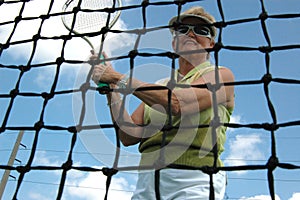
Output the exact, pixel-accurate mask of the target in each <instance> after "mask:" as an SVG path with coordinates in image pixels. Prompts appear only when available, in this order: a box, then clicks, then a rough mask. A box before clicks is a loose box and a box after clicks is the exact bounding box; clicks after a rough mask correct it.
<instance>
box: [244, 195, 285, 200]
mask: <svg viewBox="0 0 300 200" xmlns="http://www.w3.org/2000/svg"><path fill="white" fill-rule="evenodd" d="M240 200H271V197H270V195H257V196H254V197H242V198H240ZM275 200H280V197H279V196H278V195H275Z"/></svg>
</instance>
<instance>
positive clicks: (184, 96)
mask: <svg viewBox="0 0 300 200" xmlns="http://www.w3.org/2000/svg"><path fill="white" fill-rule="evenodd" d="M214 22H215V19H214V17H213V16H211V15H210V14H209V13H207V12H206V11H205V10H204V9H203V8H202V7H193V8H190V9H189V10H187V11H185V12H184V13H182V14H181V15H180V17H179V18H178V17H177V16H176V17H174V18H172V19H171V20H170V22H169V24H170V26H171V27H172V28H170V31H171V33H172V34H173V40H172V47H173V49H174V51H175V52H176V53H177V54H178V55H180V57H179V59H178V62H179V68H178V70H176V72H175V81H176V83H177V84H188V85H191V86H193V85H203V84H206V85H207V86H209V87H208V88H211V86H214V84H216V83H220V84H219V85H218V86H219V87H218V88H217V89H216V90H215V93H214V92H211V91H209V90H208V89H206V88H199V87H188V88H180V87H175V88H174V89H173V88H169V89H173V90H172V95H171V101H169V100H168V98H169V96H168V92H169V91H168V90H139V91H137V90H136V91H134V92H133V95H135V96H136V97H137V98H139V99H140V100H141V101H142V103H141V104H140V105H139V106H138V108H137V109H136V110H135V111H134V112H133V113H132V115H131V116H130V115H129V114H128V113H127V112H126V110H124V112H123V113H122V115H120V110H121V102H122V101H121V96H120V94H119V93H118V92H111V93H109V94H108V95H107V97H108V102H109V105H110V109H111V113H112V116H113V120H114V121H116V123H117V124H118V126H119V128H120V129H119V133H118V134H119V137H120V140H121V141H122V143H123V144H124V145H125V146H130V145H135V144H138V143H139V151H140V152H141V162H140V165H141V167H149V166H152V167H153V168H155V169H156V171H154V170H150V171H147V172H146V171H145V172H144V173H140V174H139V180H138V184H137V189H136V192H135V193H134V195H133V197H132V199H135V200H137V199H139V200H140V199H146V200H149V199H156V198H157V197H158V195H159V197H160V198H161V199H203V200H204V199H205V200H207V199H209V195H210V194H209V193H210V192H209V186H210V178H209V175H207V174H205V173H204V172H202V171H201V170H189V169H191V168H201V167H205V166H209V167H212V166H215V167H219V166H222V165H223V163H222V161H221V160H220V158H219V156H220V154H221V153H222V151H223V150H224V143H225V139H226V136H225V131H226V127H223V126H218V125H217V126H214V127H212V126H210V124H211V123H212V120H215V119H219V120H220V121H219V122H220V123H227V122H229V119H230V115H231V113H232V110H233V107H234V88H233V86H224V85H223V84H222V83H226V82H233V81H234V76H233V74H232V72H231V71H230V70H229V69H228V68H225V67H219V68H218V69H217V70H216V68H215V66H213V65H212V64H211V63H210V62H209V53H208V52H206V51H205V49H211V48H213V47H214V44H215V37H216V28H215V27H213V26H212V24H213V23H214ZM217 73H218V76H216V74H217ZM215 77H219V81H216V80H215ZM92 78H93V80H94V81H95V82H96V83H98V82H99V81H101V82H106V83H109V84H110V86H111V87H112V88H120V87H121V88H124V87H127V85H128V84H129V79H128V76H126V75H124V74H120V73H119V72H116V71H115V70H114V69H113V68H112V66H111V64H110V63H106V65H102V64H100V65H97V66H96V67H95V69H94V71H93V77H92ZM168 83H169V79H165V80H163V81H160V82H159V83H157V84H149V83H144V82H142V81H140V80H137V79H134V78H133V79H132V80H130V86H131V87H132V88H141V87H152V86H161V85H167V86H170V85H169V84H168ZM212 99H215V101H216V102H215V105H216V106H215V108H217V111H216V109H214V103H213V100H212ZM168 105H170V107H169V106H168ZM167 111H171V113H169V114H171V117H170V115H168V112H167ZM124 122H126V123H124ZM128 122H129V123H132V124H135V125H136V126H128V125H126V124H127V123H128ZM139 125H143V126H139ZM166 125H170V126H166ZM199 125H204V126H203V127H199ZM205 125H206V126H205ZM163 127H164V129H163ZM166 127H169V128H166ZM172 127H173V128H172ZM174 127H176V128H174ZM216 148H217V149H216ZM158 169H159V170H158ZM154 174H155V175H154ZM158 178H159V180H158V181H157V179H158ZM155 182H157V183H159V187H155V184H154V183H155ZM213 183H214V196H215V199H222V198H223V196H224V193H225V185H226V175H225V172H224V171H220V172H218V173H216V174H214V175H213ZM154 188H156V191H155V189H154Z"/></svg>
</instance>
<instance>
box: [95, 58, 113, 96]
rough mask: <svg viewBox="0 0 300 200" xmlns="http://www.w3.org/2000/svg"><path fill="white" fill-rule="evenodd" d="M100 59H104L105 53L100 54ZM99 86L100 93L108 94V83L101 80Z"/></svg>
mask: <svg viewBox="0 0 300 200" xmlns="http://www.w3.org/2000/svg"><path fill="white" fill-rule="evenodd" d="M100 59H104V56H103V54H101V55H100ZM102 64H105V62H102ZM97 86H98V89H100V90H99V93H100V94H108V92H109V89H110V88H109V85H108V83H104V82H100V81H99V82H98V85H97Z"/></svg>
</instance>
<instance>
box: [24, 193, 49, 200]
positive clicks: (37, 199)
mask: <svg viewBox="0 0 300 200" xmlns="http://www.w3.org/2000/svg"><path fill="white" fill-rule="evenodd" d="M48 195H49V194H48ZM29 198H30V199H31V200H40V199H43V200H51V198H49V196H48V197H47V196H45V195H42V194H39V193H34V192H30V193H29Z"/></svg>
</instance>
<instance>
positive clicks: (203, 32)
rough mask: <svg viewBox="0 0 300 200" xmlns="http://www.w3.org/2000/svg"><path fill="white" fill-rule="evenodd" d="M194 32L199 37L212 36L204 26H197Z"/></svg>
mask: <svg viewBox="0 0 300 200" xmlns="http://www.w3.org/2000/svg"><path fill="white" fill-rule="evenodd" d="M194 32H195V33H196V34H198V35H204V36H209V35H210V32H209V29H208V28H206V27H203V26H195V27H194Z"/></svg>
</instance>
